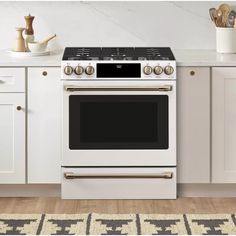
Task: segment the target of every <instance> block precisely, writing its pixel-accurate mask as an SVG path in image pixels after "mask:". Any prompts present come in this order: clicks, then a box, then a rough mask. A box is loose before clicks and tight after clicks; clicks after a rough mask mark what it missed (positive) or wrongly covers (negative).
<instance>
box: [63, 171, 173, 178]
mask: <svg viewBox="0 0 236 236" xmlns="http://www.w3.org/2000/svg"><path fill="white" fill-rule="evenodd" d="M64 177H65V178H66V179H172V178H173V172H163V173H160V174H120V175H119V174H117V175H112V174H109V175H104V174H102V175H93V174H91V175H84V174H75V173H73V172H65V173H64Z"/></svg>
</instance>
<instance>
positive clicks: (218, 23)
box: [216, 9, 223, 27]
mask: <svg viewBox="0 0 236 236" xmlns="http://www.w3.org/2000/svg"><path fill="white" fill-rule="evenodd" d="M222 15H223V13H222V11H221V10H220V9H217V10H216V17H217V18H216V26H217V27H223V22H222Z"/></svg>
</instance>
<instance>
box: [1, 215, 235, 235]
mask: <svg viewBox="0 0 236 236" xmlns="http://www.w3.org/2000/svg"><path fill="white" fill-rule="evenodd" d="M6 234H10V235H14V234H17V235H19V234H33V235H35V234H41V235H50V234H51V235H52V234H56V235H69V234H70V235H71V234H80V235H81V234H83V235H88V234H93V235H127V234H132V235H141V234H146V235H152V234H153V235H157V234H161V235H163V234H170V235H171V234H205V235H207V234H211V235H212V234H213V235H216V234H236V217H235V214H232V215H231V214H184V215H182V214H96V213H92V214H46V215H45V214H43V215H41V214H0V235H6Z"/></svg>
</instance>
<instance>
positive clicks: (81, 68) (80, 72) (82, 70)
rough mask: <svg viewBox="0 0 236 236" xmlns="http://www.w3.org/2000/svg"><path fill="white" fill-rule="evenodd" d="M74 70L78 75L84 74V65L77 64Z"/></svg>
mask: <svg viewBox="0 0 236 236" xmlns="http://www.w3.org/2000/svg"><path fill="white" fill-rule="evenodd" d="M74 72H75V74H76V75H82V74H83V72H84V68H83V67H82V66H76V67H75V69H74Z"/></svg>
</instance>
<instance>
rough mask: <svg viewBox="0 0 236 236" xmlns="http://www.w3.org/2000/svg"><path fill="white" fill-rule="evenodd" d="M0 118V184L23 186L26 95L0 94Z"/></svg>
mask: <svg viewBox="0 0 236 236" xmlns="http://www.w3.org/2000/svg"><path fill="white" fill-rule="evenodd" d="M0 72H1V69H0ZM0 87H1V85H0ZM0 117H1V119H0V120H1V122H0V184H23V183H25V94H24V93H0Z"/></svg>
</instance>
